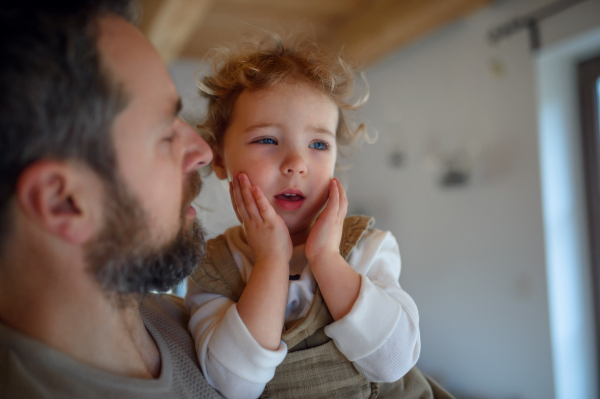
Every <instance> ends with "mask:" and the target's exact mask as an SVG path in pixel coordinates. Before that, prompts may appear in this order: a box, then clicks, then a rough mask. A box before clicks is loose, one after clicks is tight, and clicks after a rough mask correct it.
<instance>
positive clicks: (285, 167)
mask: <svg viewBox="0 0 600 399" xmlns="http://www.w3.org/2000/svg"><path fill="white" fill-rule="evenodd" d="M281 172H282V173H283V174H286V175H291V174H295V173H298V174H300V175H304V174H306V172H307V168H306V163H305V162H304V159H303V158H302V156H301V155H300V154H290V155H289V156H288V157H287V158H286V159H285V161H284V162H283V164H282V165H281Z"/></svg>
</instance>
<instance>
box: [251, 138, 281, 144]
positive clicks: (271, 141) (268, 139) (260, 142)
mask: <svg viewBox="0 0 600 399" xmlns="http://www.w3.org/2000/svg"><path fill="white" fill-rule="evenodd" d="M255 143H259V144H277V142H276V141H275V139H272V138H268V137H267V138H264V139H260V140H256V141H255Z"/></svg>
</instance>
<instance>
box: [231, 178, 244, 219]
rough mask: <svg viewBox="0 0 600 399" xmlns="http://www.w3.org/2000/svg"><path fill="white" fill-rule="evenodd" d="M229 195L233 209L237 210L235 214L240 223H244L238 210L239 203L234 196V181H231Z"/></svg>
mask: <svg viewBox="0 0 600 399" xmlns="http://www.w3.org/2000/svg"><path fill="white" fill-rule="evenodd" d="M229 197H231V205H232V206H233V211H234V212H235V216H236V217H237V218H238V220H239V221H240V223H244V222H243V220H242V217H241V216H240V213H239V212H238V207H237V204H236V203H235V198H234V197H233V183H232V182H229Z"/></svg>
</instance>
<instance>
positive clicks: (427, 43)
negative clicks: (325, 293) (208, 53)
mask: <svg viewBox="0 0 600 399" xmlns="http://www.w3.org/2000/svg"><path fill="white" fill-rule="evenodd" d="M550 2H551V1H550V0H505V1H498V2H496V3H494V4H493V5H492V6H490V7H488V8H486V9H484V10H482V11H480V12H478V13H476V14H474V15H472V16H471V17H469V18H467V19H465V20H462V21H459V22H456V23H454V24H452V25H451V26H449V27H446V28H444V29H442V30H441V31H438V32H436V33H434V34H432V35H430V36H428V37H426V38H424V39H422V40H420V41H419V42H417V43H415V44H413V45H411V46H410V47H408V48H404V49H402V50H401V51H399V52H397V53H396V54H393V55H392V56H390V57H388V58H387V59H385V60H383V61H382V62H380V63H379V64H378V65H376V66H374V67H373V68H371V69H369V70H368V71H367V79H368V81H369V83H370V85H371V99H370V100H369V102H368V104H367V105H366V106H365V107H364V109H363V110H362V111H360V114H359V115H356V116H355V117H354V119H356V120H359V121H363V120H364V121H366V122H367V123H368V124H369V125H370V126H372V127H374V128H375V129H377V130H378V131H379V134H380V135H379V141H378V142H377V143H376V144H374V145H365V146H364V147H363V148H362V150H361V151H360V152H359V153H357V155H356V156H355V157H354V158H353V159H352V163H353V165H354V167H353V168H352V169H351V170H350V171H347V172H345V174H344V177H345V180H346V182H347V188H348V196H349V199H350V204H351V206H350V208H351V210H353V211H357V212H358V211H360V212H365V213H368V214H371V215H373V216H375V217H376V218H377V219H378V222H377V227H379V228H381V229H388V230H391V231H392V232H393V233H394V234H395V236H396V237H397V239H398V241H399V244H400V249H401V253H402V259H403V271H402V277H401V283H402V285H403V287H404V288H405V289H406V290H407V291H408V292H409V293H410V294H411V295H412V296H413V297H414V299H415V301H416V303H417V305H418V307H419V310H420V315H421V336H422V343H423V349H422V353H421V358H420V360H419V366H420V367H421V368H422V369H423V370H424V371H426V372H428V373H429V374H431V375H432V376H434V377H435V378H437V379H439V380H440V382H442V383H443V384H444V385H445V386H446V387H447V388H448V389H449V390H451V391H452V392H453V393H455V394H456V395H457V396H459V397H472V398H475V397H480V398H497V399H504V398H506V399H508V398H524V399H525V398H527V399H534V398H540V399H541V398H544V399H546V398H552V397H554V395H555V394H554V385H553V371H552V352H551V343H550V331H549V316H548V296H547V289H546V271H545V255H544V253H545V252H544V231H543V221H542V208H541V192H540V171H539V151H538V139H537V120H536V117H537V116H536V114H537V103H536V89H535V84H536V79H535V68H534V60H535V56H534V55H533V54H531V52H530V49H529V40H528V36H527V33H526V32H523V33H520V34H518V35H516V36H514V37H512V38H510V39H507V40H506V41H504V42H501V43H500V44H498V45H496V46H490V45H489V44H488V43H487V41H486V38H487V33H488V31H489V30H490V29H492V28H494V27H496V26H497V25H499V24H502V23H504V22H507V21H508V20H510V19H511V18H512V17H515V16H519V15H521V14H523V13H526V12H529V11H531V10H535V9H537V8H538V7H540V6H542V5H544V4H548V3H550ZM598 25H600V0H589V1H588V2H585V3H583V4H581V5H578V6H576V7H575V8H573V9H571V10H569V11H567V12H565V13H563V14H561V15H558V16H556V17H553V18H552V19H550V20H548V21H547V22H544V23H543V24H542V28H543V29H542V40H543V42H545V43H548V42H556V41H558V40H562V39H564V38H567V37H571V36H573V35H575V34H578V33H580V32H582V31H585V30H587V29H589V28H592V27H594V26H598ZM199 65H200V64H199V63H198V62H195V61H180V62H176V63H174V64H172V65H171V68H170V71H171V73H172V75H173V77H174V79H175V81H176V84H177V85H178V88H179V90H180V92H181V93H182V96H183V97H184V100H186V99H188V100H186V101H185V110H186V113H187V114H188V115H189V114H191V115H199V114H202V113H203V111H201V110H200V109H201V108H202V102H201V101H198V100H194V98H195V97H196V95H197V94H196V92H197V90H196V89H195V87H194V85H193V82H192V77H193V72H194V70H195V69H197V68H198V67H199ZM194 107H198V108H197V109H198V110H195V108H194ZM432 142H437V143H438V146H439V147H441V148H446V149H447V150H451V149H452V148H453V147H455V146H457V145H458V146H462V145H463V143H465V142H468V143H470V145H471V144H474V146H475V147H479V148H480V150H479V151H478V154H479V155H478V156H477V157H476V160H475V166H474V168H475V169H474V174H473V180H472V182H471V184H469V185H467V186H465V187H462V188H452V189H442V188H441V187H440V186H439V185H438V184H437V181H436V178H435V176H434V175H432V174H431V170H430V168H429V167H428V166H427V165H428V163H427V158H428V157H427V155H428V149H430V148H431V145H430V144H428V143H432ZM395 149H400V150H402V151H405V154H406V162H405V164H404V166H402V167H400V168H394V167H391V166H390V163H389V162H388V157H389V155H390V153H391V152H392V150H395ZM200 203H201V204H203V205H204V206H207V207H210V208H213V209H216V211H214V212H201V217H203V218H204V219H205V221H206V222H205V224H206V225H207V226H208V228H209V230H210V232H211V233H212V235H214V234H217V233H219V232H220V231H221V230H222V229H224V228H225V227H226V226H228V225H231V224H233V223H235V218H234V217H233V215H232V213H231V211H230V208H229V196H228V193H227V192H226V191H225V190H224V188H222V187H221V186H220V185H219V184H218V182H216V181H215V179H214V176H212V177H211V178H208V179H207V181H206V189H205V190H204V192H203V194H201V196H200Z"/></svg>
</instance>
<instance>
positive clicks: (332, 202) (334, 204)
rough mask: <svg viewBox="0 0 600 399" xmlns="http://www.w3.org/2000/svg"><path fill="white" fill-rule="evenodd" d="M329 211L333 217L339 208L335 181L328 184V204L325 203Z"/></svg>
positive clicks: (338, 196)
mask: <svg viewBox="0 0 600 399" xmlns="http://www.w3.org/2000/svg"><path fill="white" fill-rule="evenodd" d="M327 207H328V208H329V211H330V212H331V213H333V214H334V215H337V214H338V211H339V208H340V195H339V190H338V186H337V183H336V181H335V179H331V181H330V182H329V202H328V203H327Z"/></svg>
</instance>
